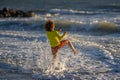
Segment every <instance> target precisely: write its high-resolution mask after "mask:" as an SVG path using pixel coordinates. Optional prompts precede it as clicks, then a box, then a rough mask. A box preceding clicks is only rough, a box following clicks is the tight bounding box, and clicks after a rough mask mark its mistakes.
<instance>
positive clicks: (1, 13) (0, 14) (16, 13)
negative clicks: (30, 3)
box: [0, 7, 35, 18]
mask: <svg viewBox="0 0 120 80" xmlns="http://www.w3.org/2000/svg"><path fill="white" fill-rule="evenodd" d="M34 16H35V13H34V12H33V11H27V12H25V11H22V10H14V9H10V8H6V7H5V8H3V9H2V10H0V18H6V17H34Z"/></svg>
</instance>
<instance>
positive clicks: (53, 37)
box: [45, 20, 77, 59]
mask: <svg viewBox="0 0 120 80" xmlns="http://www.w3.org/2000/svg"><path fill="white" fill-rule="evenodd" d="M54 28H55V23H54V21H52V20H48V21H47V22H46V23H45V30H46V35H47V37H48V40H49V42H50V45H51V50H52V55H53V59H56V58H57V55H58V50H59V49H60V48H62V47H64V46H65V45H66V44H68V45H69V46H70V48H71V49H72V51H73V53H74V55H76V54H77V50H76V49H75V48H74V47H73V45H72V43H71V42H70V41H69V40H67V39H66V40H63V38H64V37H65V35H66V32H64V33H63V34H62V35H59V31H56V30H54Z"/></svg>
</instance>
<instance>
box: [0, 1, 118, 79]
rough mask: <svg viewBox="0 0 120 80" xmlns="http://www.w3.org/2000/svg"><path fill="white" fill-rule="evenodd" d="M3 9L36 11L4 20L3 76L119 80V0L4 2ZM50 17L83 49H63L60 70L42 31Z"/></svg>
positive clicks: (0, 27) (0, 28)
mask: <svg viewBox="0 0 120 80" xmlns="http://www.w3.org/2000/svg"><path fill="white" fill-rule="evenodd" d="M3 7H8V8H13V9H20V10H24V11H28V10H33V11H34V12H35V14H36V15H35V17H31V18H0V80H17V79H18V80H119V79H120V0H92V1H91V0H35V1H33V0H24V1H21V0H12V1H10V0H0V9H2V8H3ZM50 19H51V20H54V21H55V24H56V28H55V29H59V28H61V29H62V31H61V34H62V33H63V32H64V31H67V32H68V34H67V36H66V38H65V39H69V40H70V41H71V42H72V43H73V45H74V46H75V48H76V49H77V50H79V53H78V56H77V57H74V55H73V53H72V52H71V50H70V48H69V46H65V47H64V48H62V49H60V50H59V56H58V60H57V62H58V64H57V63H56V66H57V68H58V69H54V68H53V66H52V64H51V63H52V54H51V50H50V45H49V41H48V39H47V37H46V34H45V30H44V24H45V22H46V20H50Z"/></svg>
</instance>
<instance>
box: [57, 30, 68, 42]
mask: <svg viewBox="0 0 120 80" xmlns="http://www.w3.org/2000/svg"><path fill="white" fill-rule="evenodd" d="M66 34H67V32H64V33H63V34H62V36H60V35H59V34H58V32H57V31H56V36H57V37H58V38H59V40H61V39H63V38H64V37H65V35H66Z"/></svg>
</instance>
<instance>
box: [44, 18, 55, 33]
mask: <svg viewBox="0 0 120 80" xmlns="http://www.w3.org/2000/svg"><path fill="white" fill-rule="evenodd" d="M54 26H55V24H54V21H52V20H48V21H47V22H46V23H45V29H46V31H53V30H54Z"/></svg>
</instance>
